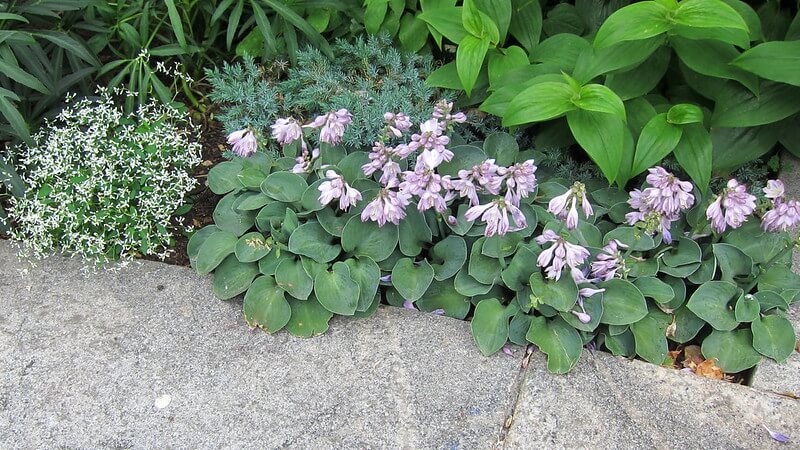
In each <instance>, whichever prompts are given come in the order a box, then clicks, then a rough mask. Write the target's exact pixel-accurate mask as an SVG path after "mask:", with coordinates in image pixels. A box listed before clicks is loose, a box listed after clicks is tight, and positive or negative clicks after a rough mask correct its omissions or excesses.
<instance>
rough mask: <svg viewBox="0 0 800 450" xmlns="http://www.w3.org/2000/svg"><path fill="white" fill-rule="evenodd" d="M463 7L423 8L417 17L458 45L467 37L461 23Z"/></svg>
mask: <svg viewBox="0 0 800 450" xmlns="http://www.w3.org/2000/svg"><path fill="white" fill-rule="evenodd" d="M461 15H462V13H461V7H455V6H452V7H451V6H445V7H439V8H423V10H422V13H421V14H420V15H418V16H417V17H418V18H419V19H420V20H423V21H425V22H426V23H428V24H429V25H430V26H432V27H433V28H434V29H435V30H436V31H438V32H439V33H441V34H442V35H443V36H444V37H446V38H447V39H449V40H450V41H451V42H453V43H455V44H458V43H460V42H461V40H462V39H464V36H467V35H468V33H467V30H465V29H464V26H463V25H462V23H461Z"/></svg>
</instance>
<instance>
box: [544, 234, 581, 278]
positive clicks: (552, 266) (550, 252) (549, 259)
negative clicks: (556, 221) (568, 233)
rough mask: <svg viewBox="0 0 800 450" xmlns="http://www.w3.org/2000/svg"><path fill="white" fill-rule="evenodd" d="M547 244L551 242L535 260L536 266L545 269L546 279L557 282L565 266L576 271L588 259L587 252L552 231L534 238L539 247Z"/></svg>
mask: <svg viewBox="0 0 800 450" xmlns="http://www.w3.org/2000/svg"><path fill="white" fill-rule="evenodd" d="M547 242H551V243H552V244H553V245H551V246H550V247H549V248H547V249H545V250H542V253H540V254H539V257H538V258H537V259H536V264H537V265H538V266H539V267H542V268H545V274H547V278H550V279H554V280H558V279H560V278H561V270H562V269H563V268H564V267H565V266H568V267H569V268H570V269H576V268H577V267H578V266H580V265H581V264H583V262H584V261H585V260H586V258H588V257H589V250H587V249H585V248H584V247H581V246H580V245H575V244H571V243H569V242H567V241H566V240H565V239H564V238H562V237H561V236H559V235H558V234H556V232H555V231H553V230H545V231H544V232H543V233H542V235H541V236H538V237H537V238H536V243H537V244H539V245H544V244H545V243H547Z"/></svg>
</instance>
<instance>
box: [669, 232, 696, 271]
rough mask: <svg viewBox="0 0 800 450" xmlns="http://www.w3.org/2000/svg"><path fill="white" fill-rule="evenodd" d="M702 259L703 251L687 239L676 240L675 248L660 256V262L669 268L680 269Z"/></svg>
mask: <svg viewBox="0 0 800 450" xmlns="http://www.w3.org/2000/svg"><path fill="white" fill-rule="evenodd" d="M702 258H703V251H702V250H701V249H700V246H699V245H698V244H697V242H695V241H693V240H691V239H687V238H678V239H677V246H675V248H673V249H672V250H670V251H668V252H666V253H664V254H662V255H661V262H663V263H664V264H666V265H668V266H670V267H680V266H683V265H686V264H694V263H699V262H700V261H701V260H702Z"/></svg>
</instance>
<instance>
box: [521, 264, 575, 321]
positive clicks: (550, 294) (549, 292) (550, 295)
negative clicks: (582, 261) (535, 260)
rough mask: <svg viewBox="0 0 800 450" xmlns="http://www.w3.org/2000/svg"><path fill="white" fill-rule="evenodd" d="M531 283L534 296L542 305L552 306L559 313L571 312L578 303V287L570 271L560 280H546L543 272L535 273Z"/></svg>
mask: <svg viewBox="0 0 800 450" xmlns="http://www.w3.org/2000/svg"><path fill="white" fill-rule="evenodd" d="M529 283H530V286H531V290H532V291H533V295H534V296H535V297H538V299H539V301H540V302H541V303H544V304H546V305H550V306H552V307H553V308H555V309H556V310H558V311H565V312H566V311H569V310H571V309H572V307H573V306H575V303H576V302H577V301H578V286H577V285H576V284H575V281H573V280H572V277H571V276H570V275H569V273H568V271H567V273H562V274H561V277H560V278H559V279H558V280H546V279H545V278H544V277H542V274H541V272H539V271H535V272H533V273H532V274H531V276H530V279H529Z"/></svg>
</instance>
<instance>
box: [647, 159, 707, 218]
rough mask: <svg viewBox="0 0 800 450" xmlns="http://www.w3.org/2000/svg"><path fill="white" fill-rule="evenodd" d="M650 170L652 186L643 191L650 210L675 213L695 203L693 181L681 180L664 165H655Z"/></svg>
mask: <svg viewBox="0 0 800 450" xmlns="http://www.w3.org/2000/svg"><path fill="white" fill-rule="evenodd" d="M648 170H649V171H650V174H649V175H647V178H646V179H647V182H648V183H650V185H651V186H652V187H650V188H647V189H645V190H644V191H643V192H642V193H641V201H643V202H644V203H645V204H646V205H647V207H648V210H653V211H659V212H662V213H664V214H665V215H674V214H676V213H678V212H680V211H682V210H684V209H688V208H691V207H692V205H693V204H694V195H693V194H692V190H693V188H694V187H693V186H692V183H690V182H688V181H681V180H679V179H678V178H677V177H675V175H673V174H671V173H669V172H667V171H666V170H664V168H663V167H653V168H651V169H648ZM640 209H641V208H640Z"/></svg>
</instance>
